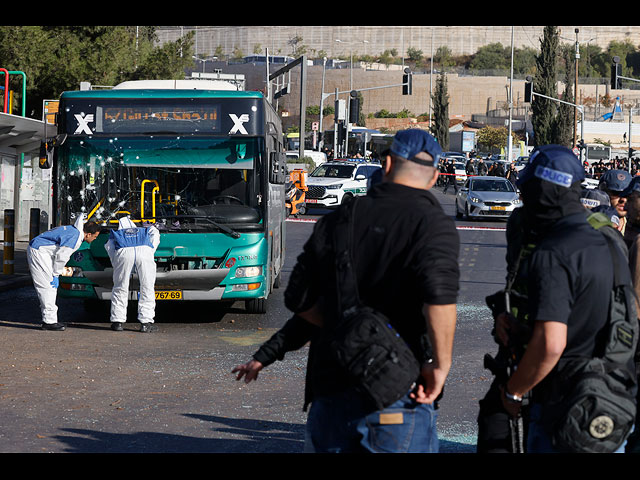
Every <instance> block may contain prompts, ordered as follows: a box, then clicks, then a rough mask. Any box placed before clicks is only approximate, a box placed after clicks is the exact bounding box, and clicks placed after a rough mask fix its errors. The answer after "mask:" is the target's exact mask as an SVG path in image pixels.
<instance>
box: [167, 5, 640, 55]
mask: <svg viewBox="0 0 640 480" xmlns="http://www.w3.org/2000/svg"><path fill="white" fill-rule="evenodd" d="M354 8H355V11H356V12H357V11H358V9H357V7H354ZM558 28H559V29H560V35H561V37H562V40H561V41H564V42H568V43H573V42H575V40H576V33H575V29H576V28H577V29H579V33H578V36H577V40H578V41H579V42H583V43H587V42H589V43H590V44H592V45H598V46H600V47H602V48H603V49H605V48H606V47H607V46H608V45H609V43H610V42H611V41H612V40H618V41H624V40H627V39H628V40H629V41H630V42H631V43H632V44H633V45H638V44H640V27H639V26H621V25H616V26H560V27H558ZM543 29H544V27H543V26H532V25H524V26H523V25H518V26H514V27H513V39H514V46H515V47H518V48H523V47H531V48H535V49H539V48H540V37H541V36H542V33H543ZM189 31H194V32H196V34H197V35H196V42H197V43H196V53H197V54H198V55H202V56H211V55H213V54H214V52H215V50H216V48H217V47H218V46H220V47H222V50H223V52H224V53H225V54H226V55H230V54H231V53H232V52H233V51H234V49H235V48H239V49H240V50H242V51H243V52H244V53H245V55H250V54H252V53H253V50H254V48H255V47H256V45H259V46H260V48H261V49H262V51H264V49H265V48H268V49H269V50H270V52H271V53H274V54H282V55H290V54H291V52H292V46H291V45H290V41H291V39H293V38H295V37H299V38H301V39H302V40H301V41H300V42H299V43H298V46H300V45H304V46H306V47H307V53H308V54H313V53H314V52H320V51H323V52H325V53H326V55H327V56H329V57H338V56H342V57H348V56H349V54H350V53H351V52H353V53H354V54H369V55H379V54H381V53H382V52H383V51H385V50H388V49H395V50H397V51H398V53H400V54H402V52H406V51H407V49H408V48H410V47H411V48H414V49H418V50H422V51H423V53H424V54H425V55H427V56H430V54H431V51H432V50H433V51H434V52H435V51H436V50H437V49H438V47H440V46H443V45H446V46H447V47H449V49H450V50H451V52H452V54H453V55H471V54H474V53H475V52H476V51H477V50H478V48H479V47H481V46H483V45H487V44H490V43H501V44H502V45H504V46H507V45H511V31H512V27H511V26H504V25H503V26H487V25H474V26H458V25H453V26H444V25H439V26H415V25H414V26H388V25H384V26H363V25H355V26H344V25H331V26H322V25H304V26H292V25H288V26H259V25H251V26H162V27H159V30H158V37H159V39H160V42H161V43H163V42H166V41H174V40H176V39H177V38H180V36H181V35H182V34H184V33H185V32H189ZM337 40H340V42H338V41H337Z"/></svg>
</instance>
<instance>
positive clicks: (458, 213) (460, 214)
mask: <svg viewBox="0 0 640 480" xmlns="http://www.w3.org/2000/svg"><path fill="white" fill-rule="evenodd" d="M456 218H462V212H461V211H460V210H458V201H457V200H456Z"/></svg>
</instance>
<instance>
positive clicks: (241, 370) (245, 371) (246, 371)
mask: <svg viewBox="0 0 640 480" xmlns="http://www.w3.org/2000/svg"><path fill="white" fill-rule="evenodd" d="M263 368H264V366H263V365H262V363H260V362H258V361H257V360H250V361H249V362H247V363H245V364H244V365H238V366H237V367H236V368H234V369H233V370H231V373H237V374H238V375H237V376H236V380H241V379H242V377H244V383H249V382H251V381H252V380H257V379H258V373H259V372H260V370H262V369H263Z"/></svg>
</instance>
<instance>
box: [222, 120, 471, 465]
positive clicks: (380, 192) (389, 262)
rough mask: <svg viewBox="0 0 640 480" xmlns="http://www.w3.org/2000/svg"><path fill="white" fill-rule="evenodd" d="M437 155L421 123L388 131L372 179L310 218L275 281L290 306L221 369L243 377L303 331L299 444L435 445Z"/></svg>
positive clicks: (444, 278) (449, 253)
mask: <svg viewBox="0 0 640 480" xmlns="http://www.w3.org/2000/svg"><path fill="white" fill-rule="evenodd" d="M440 155H441V148H440V146H439V145H438V143H437V142H436V140H435V139H434V138H433V137H432V136H431V135H429V134H428V133H427V132H424V131H422V130H419V129H411V130H404V131H400V132H398V133H397V134H396V135H395V137H394V141H393V144H392V146H391V147H390V154H389V155H387V156H386V157H385V158H384V159H383V164H384V178H383V181H382V182H380V183H377V184H375V185H373V186H372V187H371V188H370V189H369V191H368V192H367V195H366V196H364V197H357V198H355V199H353V200H350V201H349V202H348V203H347V204H345V205H342V206H340V207H339V208H338V209H337V210H336V211H334V212H332V213H330V214H328V215H326V216H324V217H323V218H322V219H320V220H319V221H318V222H317V223H316V225H315V228H314V231H313V234H312V235H311V237H310V238H309V240H308V241H307V243H306V244H305V245H304V249H303V252H302V254H301V255H300V256H299V257H298V261H297V263H296V265H295V267H294V269H293V271H292V273H291V277H290V281H289V285H288V286H287V289H286V292H285V304H286V306H287V308H288V309H289V310H291V311H292V312H293V313H294V316H293V317H292V318H291V319H289V320H288V321H287V323H286V324H285V325H284V326H283V327H282V329H280V330H279V331H278V332H277V333H276V334H274V335H273V336H272V337H271V339H270V340H268V341H267V342H266V343H265V344H264V345H262V346H261V347H260V349H259V350H258V351H257V352H256V353H255V354H254V356H253V359H252V360H250V361H249V362H247V363H245V364H243V365H239V366H238V367H236V368H234V369H233V372H234V373H237V377H236V378H237V380H240V379H242V378H243V377H244V379H245V382H247V383H248V382H250V381H252V380H255V379H256V378H257V376H258V373H259V372H260V371H261V370H262V369H263V368H264V367H265V366H267V365H269V364H271V363H273V362H274V361H276V360H282V359H283V358H284V355H285V353H286V352H289V351H292V350H296V349H299V348H301V347H302V346H304V345H305V344H306V343H307V342H308V341H310V349H309V359H308V366H307V376H306V385H305V410H306V408H307V406H308V405H309V404H310V405H311V407H310V410H309V415H308V419H307V432H306V441H305V448H306V451H308V452H318V453H328V452H335V453H353V452H394V453H397V452H437V451H438V436H437V430H436V420H437V412H438V410H437V404H438V401H439V399H440V398H441V395H442V391H443V386H444V383H445V380H446V378H447V376H448V373H449V369H450V367H451V362H452V346H453V337H454V332H455V322H456V300H457V295H458V282H459V268H458V250H459V243H460V241H459V237H458V233H457V231H456V229H455V224H454V221H453V219H452V218H451V217H450V216H449V215H447V214H445V213H444V211H443V209H442V207H441V205H440V204H439V203H438V201H437V199H436V198H435V197H434V196H433V194H432V193H431V192H430V191H429V190H430V189H431V188H432V187H433V185H434V184H435V183H436V181H437V178H438V170H437V168H438V161H439V157H440ZM387 333H389V334H390V335H389V336H387ZM396 333H397V335H396ZM376 352H377V354H376ZM359 359H362V362H360V361H359ZM400 438H402V441H398V439H400Z"/></svg>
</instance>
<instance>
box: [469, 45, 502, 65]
mask: <svg viewBox="0 0 640 480" xmlns="http://www.w3.org/2000/svg"><path fill="white" fill-rule="evenodd" d="M469 66H470V67H471V68H473V69H477V70H490V69H505V68H510V66H511V49H507V48H505V47H503V46H502V44H501V43H490V44H488V45H485V46H482V47H480V48H478V51H477V52H476V54H475V55H474V56H473V60H471V63H470V64H469Z"/></svg>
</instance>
